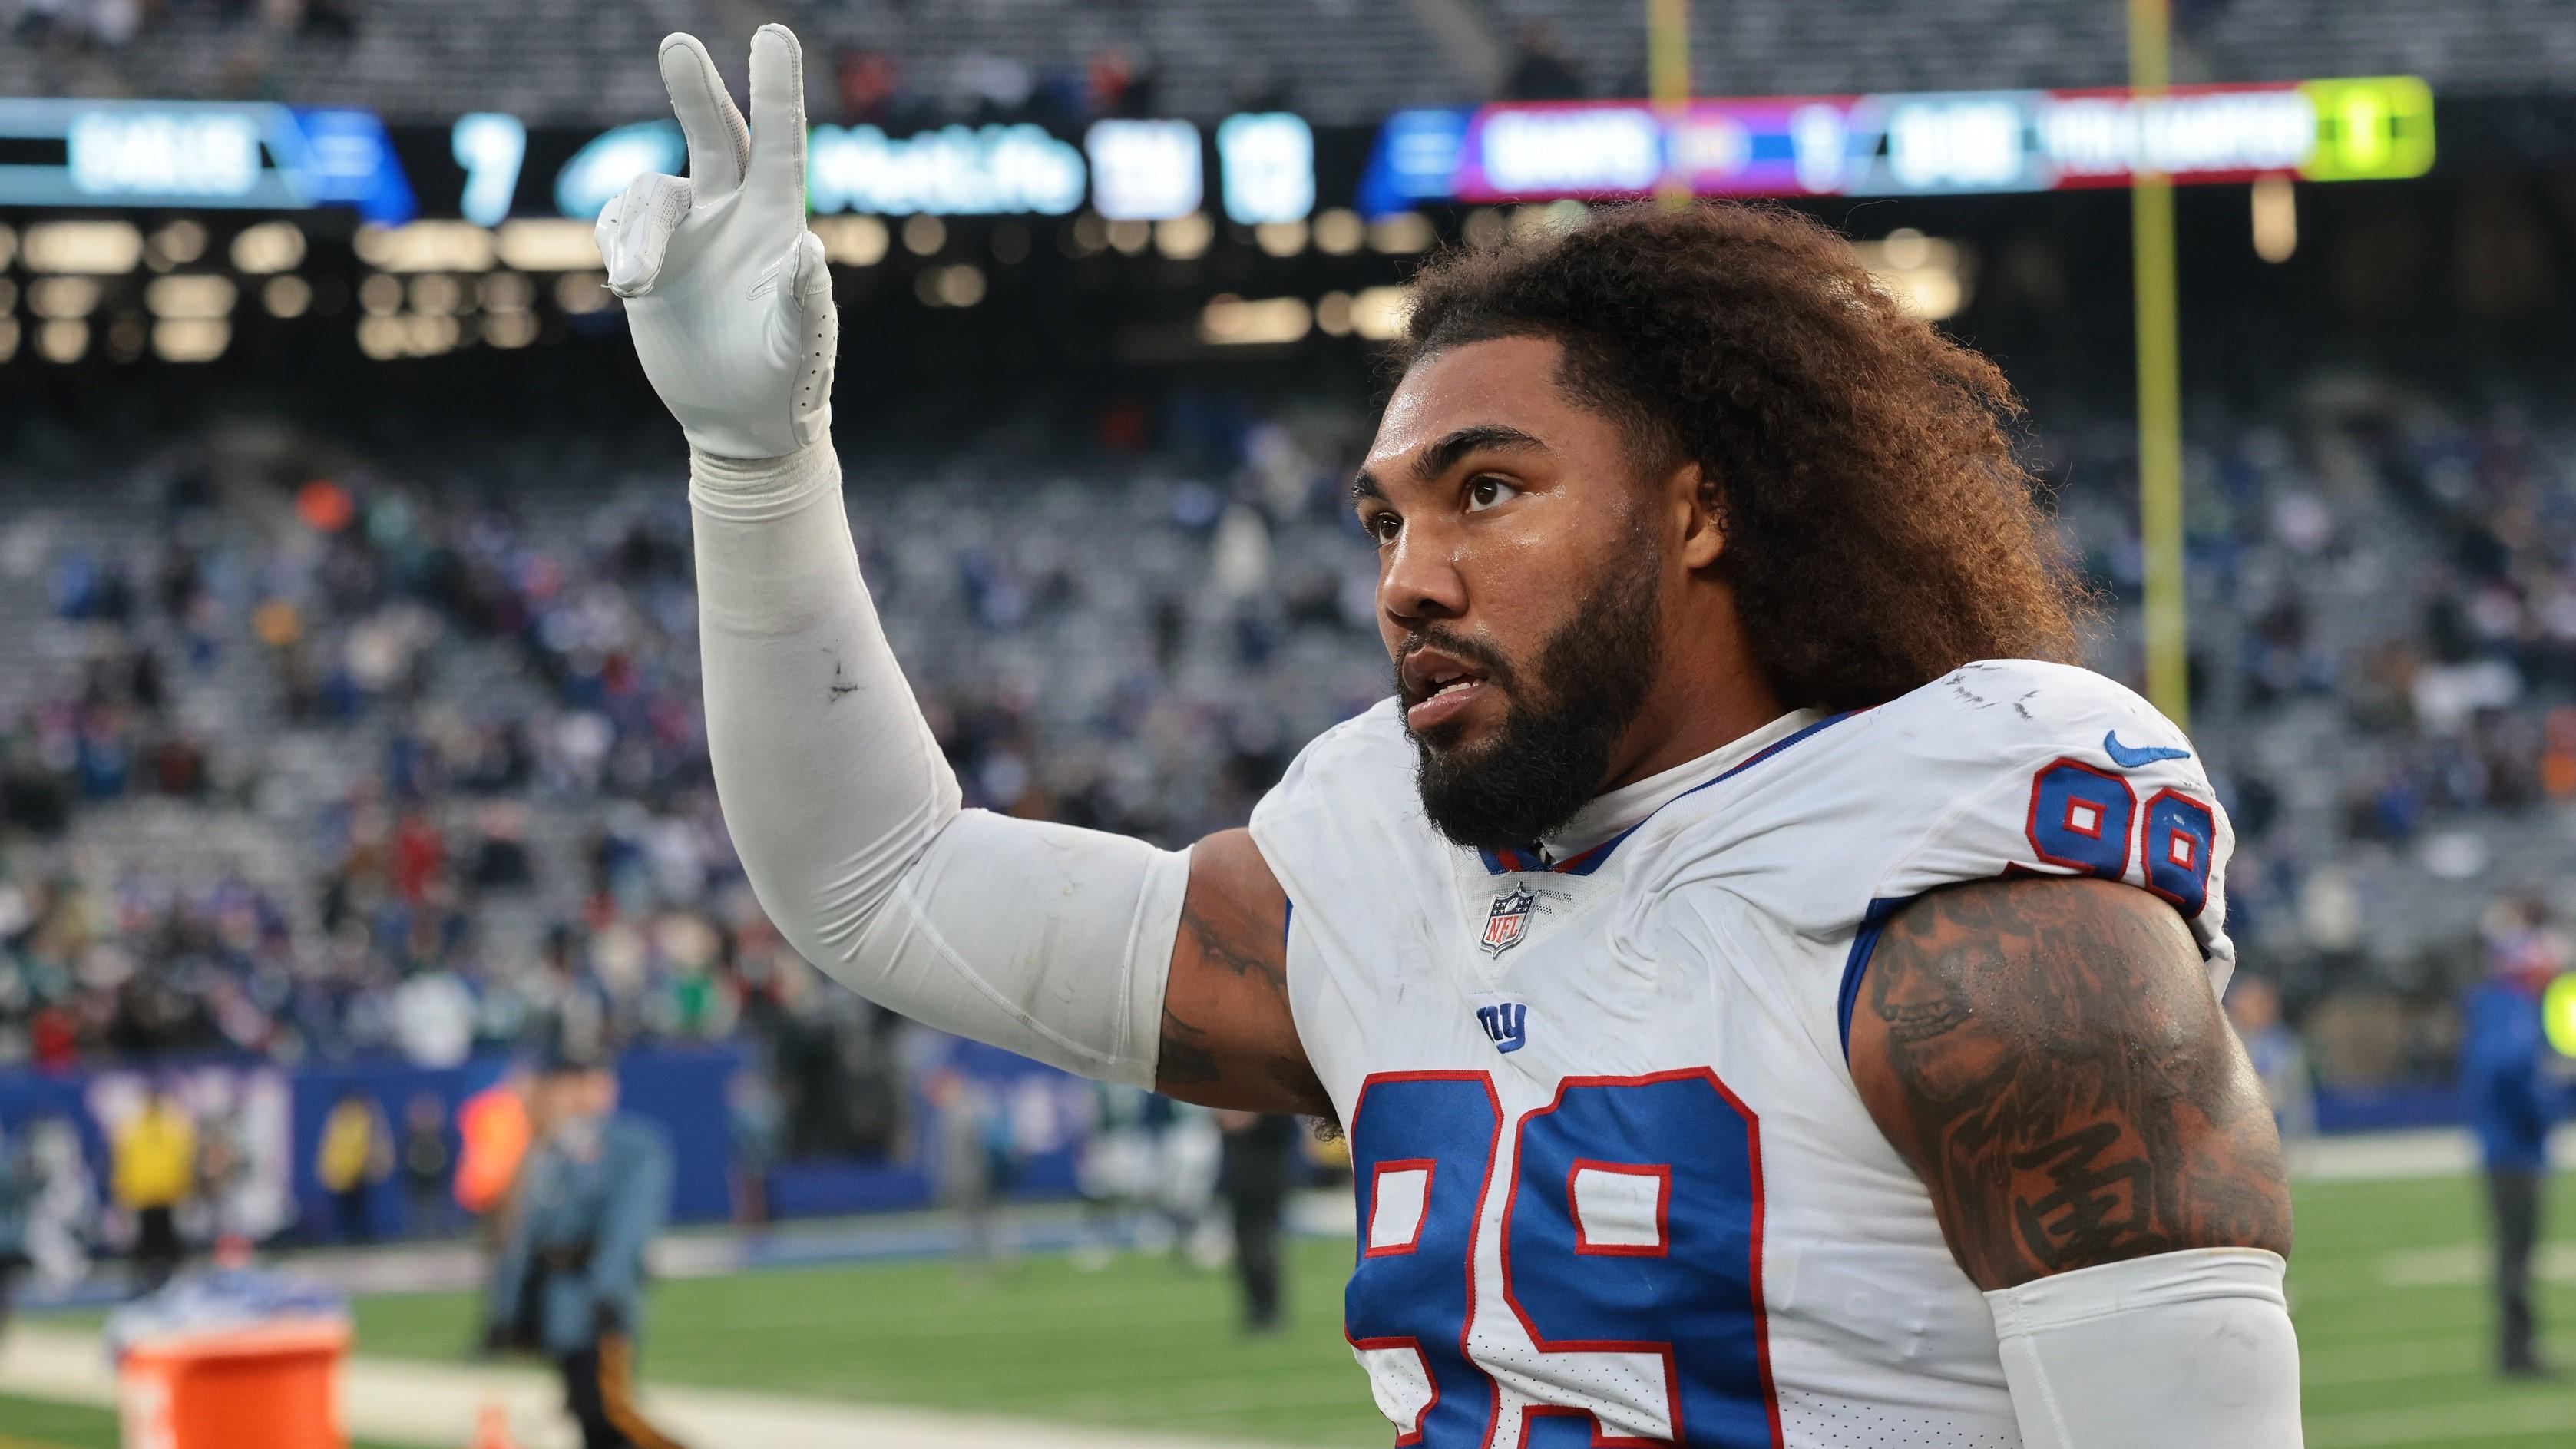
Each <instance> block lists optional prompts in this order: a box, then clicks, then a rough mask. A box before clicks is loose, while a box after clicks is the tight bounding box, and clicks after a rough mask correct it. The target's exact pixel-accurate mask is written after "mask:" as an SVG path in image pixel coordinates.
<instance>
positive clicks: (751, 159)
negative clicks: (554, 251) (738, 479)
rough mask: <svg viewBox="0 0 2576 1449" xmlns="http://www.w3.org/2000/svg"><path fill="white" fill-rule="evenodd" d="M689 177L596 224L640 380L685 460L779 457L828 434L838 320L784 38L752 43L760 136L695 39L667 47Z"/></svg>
mask: <svg viewBox="0 0 2576 1449" xmlns="http://www.w3.org/2000/svg"><path fill="white" fill-rule="evenodd" d="M662 84H663V86H664V87H665V88H666V89H668V90H669V91H670V93H671V109H672V110H673V111H675V112H677V113H678V115H679V118H680V130H681V132H682V133H683V134H684V135H686V136H687V137H688V142H689V175H688V179H686V180H682V179H681V178H679V177H676V176H639V177H637V178H635V181H634V184H632V185H630V186H628V187H627V188H626V190H625V193H624V194H623V195H620V196H619V197H618V198H617V199H616V200H614V201H612V202H610V203H609V204H608V206H607V207H606V209H604V210H602V211H601V212H600V214H599V254H600V256H601V258H602V259H604V260H605V261H606V262H607V264H608V287H609V290H610V291H613V292H615V293H616V294H617V295H619V296H620V297H623V298H625V299H626V320H627V326H628V329H629V330H630V331H632V332H633V333H634V335H635V353H636V356H638V357H640V358H641V359H643V362H644V375H645V376H646V377H648V378H650V379H652V382H653V390H654V391H655V392H657V393H659V394H661V397H662V405H663V406H664V407H667V408H669V409H670V410H671V416H673V417H675V418H677V419H679V421H680V429H681V431H682V432H684V433H686V434H687V435H688V439H689V446H690V447H692V448H694V449H696V450H697V451H698V452H701V453H706V454H712V455H714V456H717V457H722V458H774V457H778V456H781V455H783V454H787V453H793V452H795V451H797V450H798V449H800V448H802V447H804V446H806V445H807V444H809V443H812V442H814V441H815V440H816V439H818V438H821V437H823V436H824V435H825V434H826V433H828V432H829V431H830V430H831V424H832V363H833V359H834V357H835V355H836V354H837V352H838V351H839V343H840V314H839V312H838V310H837V309H836V308H835V307H834V306H833V304H832V284H831V278H830V275H829V274H828V272H827V271H826V270H825V267H824V264H823V243H822V241H821V240H820V239H819V238H817V237H816V236H815V235H814V234H813V233H812V232H811V231H810V230H808V229H807V228H806V225H805V58H804V52H803V51H802V50H801V49H800V48H799V47H798V46H797V44H796V37H795V35H794V34H792V33H790V32H789V30H788V29H787V27H786V26H783V25H764V26H762V27H760V29H759V30H758V31H757V32H755V33H754V34H753V36H752V38H751V124H750V125H749V126H747V127H746V126H745V125H744V124H743V119H742V112H741V111H739V110H737V109H735V108H734V103H733V97H731V96H729V95H727V94H726V93H725V87H724V81H723V80H722V79H720V78H719V77H718V76H717V75H716V67H715V62H713V61H712V60H710V59H708V58H707V48H706V47H705V46H704V45H701V44H699V43H698V38H697V37H696V36H694V35H676V34H675V35H670V36H666V37H664V39H663V41H662Z"/></svg>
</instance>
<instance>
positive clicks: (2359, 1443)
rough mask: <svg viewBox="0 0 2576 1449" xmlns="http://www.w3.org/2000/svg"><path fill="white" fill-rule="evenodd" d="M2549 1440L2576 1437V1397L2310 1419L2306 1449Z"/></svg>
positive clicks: (2377, 1448) (2472, 1401) (2481, 1402)
mask: <svg viewBox="0 0 2576 1449" xmlns="http://www.w3.org/2000/svg"><path fill="white" fill-rule="evenodd" d="M2543 1434H2546V1435H2549V1436H2551V1437H2553V1438H2555V1439H2556V1440H2557V1441H2558V1442H2559V1443H2562V1444H2563V1443H2565V1442H2567V1439H2568V1436H2569V1435H2571V1434H2576V1395H2568V1394H2556V1395H2551V1396H2550V1397H2547V1398H2531V1399H2506V1400H2503V1401H2501V1402H2499V1401H2497V1400H2494V1399H2467V1400H2463V1401H2462V1402H2459V1403H2456V1404H2422V1405H2418V1406H2417V1407H2414V1408H2411V1409H2367V1410H2359V1411H2353V1412H2347V1413H2341V1414H2310V1415H2309V1416H2308V1423H2307V1441H2308V1449H2381V1446H2388V1445H2398V1444H2430V1443H2447V1442H2451V1441H2455V1440H2460V1439H2468V1438H2488V1439H2511V1438H2520V1437H2522V1436H2525V1435H2530V1436H2534V1437H2537V1436H2539V1435H2543Z"/></svg>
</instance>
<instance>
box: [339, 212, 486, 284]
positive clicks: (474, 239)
mask: <svg viewBox="0 0 2576 1449" xmlns="http://www.w3.org/2000/svg"><path fill="white" fill-rule="evenodd" d="M355 245H356V247H357V252H358V260H360V261H362V262H365V263H366V264H367V265H369V266H371V267H375V268H378V269H380V270H383V271H388V272H487V271H490V270H491V269H492V261H493V256H494V249H493V239H492V233H491V232H489V231H487V230H485V229H484V228H482V227H479V226H476V225H475V224H474V223H472V222H470V221H414V222H406V223H404V224H403V225H401V226H362V227H360V228H358V235H357V238H356V243H355Z"/></svg>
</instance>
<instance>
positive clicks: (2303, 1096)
mask: <svg viewBox="0 0 2576 1449" xmlns="http://www.w3.org/2000/svg"><path fill="white" fill-rule="evenodd" d="M2227 1020H2228V1024H2229V1025H2231V1026H2233V1027H2235V1028H2236V1038H2237V1040H2239V1041H2241V1042H2243V1043H2245V1056H2246V1059H2247V1060H2248V1061H2250V1062H2252V1063H2253V1065H2254V1075H2255V1076H2257V1077H2259V1078H2261V1079H2262V1082H2263V1099H2264V1100H2265V1101H2267V1102H2269V1103H2271V1104H2272V1120H2273V1121H2274V1122H2275V1123H2277V1124H2279V1126H2280V1128H2281V1140H2282V1141H2284V1142H2295V1141H2299V1140H2301V1139H2304V1138H2309V1137H2314V1136H2315V1135H2317V1088H2316V1083H2315V1082H2314V1081H2313V1080H2311V1079H2310V1078H2309V1075H2308V1051H2307V1048H2306V1046H2304V1045H2303V1044H2301V1042H2300V1041H2299V1034H2298V1033H2297V1032H2295V1031H2292V1030H2291V1029H2290V1027H2289V1023H2287V1022H2285V1021H2283V1020H2281V993H2280V992H2279V991H2277V990H2274V989H2273V986H2272V983H2271V982H2269V981H2266V980H2264V979H2263V978H2262V977H2260V976H2238V977H2237V978H2236V979H2235V980H2234V981H2232V982H2230V983H2228V987H2227Z"/></svg>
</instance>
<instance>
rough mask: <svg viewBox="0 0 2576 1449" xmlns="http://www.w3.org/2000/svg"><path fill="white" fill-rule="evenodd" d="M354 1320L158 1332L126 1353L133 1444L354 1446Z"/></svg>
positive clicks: (122, 1409)
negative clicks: (346, 1374)
mask: <svg viewBox="0 0 2576 1449" xmlns="http://www.w3.org/2000/svg"><path fill="white" fill-rule="evenodd" d="M349 1337H350V1330H349V1324H348V1323H347V1321H346V1320H343V1319H337V1318H281V1319H272V1320H270V1321H268V1322H265V1323H259V1324H252V1325H244V1326H241V1327H235V1328H220V1329H207V1330H204V1331H202V1332H183V1333H168V1334H156V1335H152V1336H150V1337H146V1338H141V1339H137V1340H135V1341H134V1342H132V1343H130V1344H128V1345H127V1346H126V1349H125V1354H124V1357H123V1358H121V1359H119V1360H118V1361H117V1399H118V1407H117V1419H118V1421H119V1422H120V1423H121V1424H122V1425H123V1429H124V1434H123V1437H124V1441H125V1449H347V1446H348V1442H349V1436H348V1435H347V1433H346V1432H344V1431H343V1429H342V1428H341V1418H340V1360H341V1359H342V1358H344V1357H346V1356H347V1354H348V1352H349Z"/></svg>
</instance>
